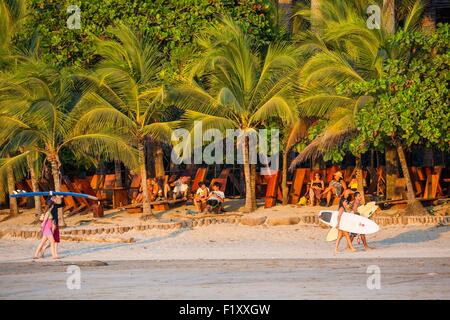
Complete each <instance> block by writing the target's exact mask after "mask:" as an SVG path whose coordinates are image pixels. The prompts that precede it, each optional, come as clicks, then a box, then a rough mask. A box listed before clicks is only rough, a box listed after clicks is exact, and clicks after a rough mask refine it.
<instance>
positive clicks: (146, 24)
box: [16, 0, 275, 79]
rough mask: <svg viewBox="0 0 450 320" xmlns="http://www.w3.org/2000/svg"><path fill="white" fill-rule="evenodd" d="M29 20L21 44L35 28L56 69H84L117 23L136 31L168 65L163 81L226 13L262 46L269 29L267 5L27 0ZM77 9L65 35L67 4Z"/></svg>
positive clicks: (253, 1)
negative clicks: (76, 20)
mask: <svg viewBox="0 0 450 320" xmlns="http://www.w3.org/2000/svg"><path fill="white" fill-rule="evenodd" d="M28 1H29V6H30V15H29V17H28V19H27V22H26V25H25V28H24V31H23V32H22V33H21V34H20V35H19V36H18V37H17V39H16V42H17V43H21V42H24V41H27V39H30V37H31V35H32V34H33V33H34V31H35V30H36V29H37V30H38V31H39V33H40V35H41V36H42V43H41V46H42V50H43V58H44V60H45V61H46V62H48V63H51V64H52V65H56V66H59V67H61V66H69V65H76V66H84V67H86V66H89V65H90V64H92V63H93V62H95V60H96V59H97V56H96V52H95V45H94V42H95V38H96V37H100V38H110V37H112V36H113V34H111V33H110V32H109V30H108V27H109V26H111V25H115V24H117V23H118V22H119V21H122V22H124V23H125V24H127V25H129V26H131V27H132V28H137V27H139V29H140V31H142V32H145V33H146V34H147V35H148V36H150V37H152V38H154V39H155V42H157V43H158V44H159V45H160V50H161V52H162V53H163V54H164V56H165V58H166V59H164V60H168V61H169V63H168V65H167V66H166V68H165V70H164V73H163V76H164V77H167V78H169V79H170V78H172V77H175V76H176V75H179V74H180V73H181V72H182V69H183V67H184V64H185V63H186V60H189V59H191V58H193V57H192V52H193V50H194V49H195V46H194V45H193V44H194V43H195V37H196V35H198V34H201V31H202V30H204V29H205V28H206V27H207V26H208V25H209V23H210V22H212V21H214V20H216V19H217V18H219V17H220V16H221V15H224V14H229V15H231V16H232V17H234V18H235V19H236V20H237V21H239V23H240V24H241V25H242V26H243V28H244V30H245V32H247V33H248V34H249V35H251V36H252V37H254V38H256V39H258V41H259V43H260V44H263V43H267V42H268V41H270V40H271V39H272V38H273V36H274V32H275V29H274V27H273V26H272V23H271V18H270V16H271V12H272V11H271V10H272V8H271V6H270V4H271V1H269V0H241V1H234V0H169V1H167V0H45V1H44V0H28ZM72 4H75V5H78V6H79V7H80V9H81V29H80V30H70V29H69V28H68V27H67V26H66V21H67V19H68V17H69V16H70V14H69V13H67V12H66V10H67V7H68V6H69V5H72Z"/></svg>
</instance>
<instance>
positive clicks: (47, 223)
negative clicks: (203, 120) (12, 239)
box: [33, 204, 58, 259]
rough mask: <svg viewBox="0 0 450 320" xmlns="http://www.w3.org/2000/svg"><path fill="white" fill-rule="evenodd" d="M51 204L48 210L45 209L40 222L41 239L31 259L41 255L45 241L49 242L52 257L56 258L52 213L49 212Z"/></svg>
mask: <svg viewBox="0 0 450 320" xmlns="http://www.w3.org/2000/svg"><path fill="white" fill-rule="evenodd" d="M52 206H53V204H50V207H49V210H47V211H46V212H45V214H44V217H43V221H42V224H41V232H42V238H41V241H40V242H39V245H38V247H37V248H36V251H35V253H34V256H33V259H39V258H41V257H42V256H43V254H44V250H45V246H46V245H47V241H48V242H50V248H51V252H52V257H53V259H58V254H57V251H56V243H55V238H54V237H53V230H54V227H53V219H52V214H51V208H52Z"/></svg>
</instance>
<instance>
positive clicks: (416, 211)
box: [397, 142, 427, 215]
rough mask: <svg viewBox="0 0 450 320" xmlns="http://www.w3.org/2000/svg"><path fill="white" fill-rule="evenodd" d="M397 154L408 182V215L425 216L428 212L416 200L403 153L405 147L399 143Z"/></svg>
mask: <svg viewBox="0 0 450 320" xmlns="http://www.w3.org/2000/svg"><path fill="white" fill-rule="evenodd" d="M397 153H398V159H399V161H400V165H401V167H402V171H403V176H404V177H405V180H406V196H407V197H408V205H407V207H406V213H407V214H409V215H425V214H427V212H426V211H425V209H424V208H423V206H422V204H421V203H420V202H419V201H418V200H417V199H416V196H415V194H414V189H413V185H412V182H411V177H410V176H409V168H408V163H407V162H406V157H405V152H404V151H403V147H402V144H401V143H400V142H398V143H397Z"/></svg>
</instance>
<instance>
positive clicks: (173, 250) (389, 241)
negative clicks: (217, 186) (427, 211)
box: [0, 225, 450, 299]
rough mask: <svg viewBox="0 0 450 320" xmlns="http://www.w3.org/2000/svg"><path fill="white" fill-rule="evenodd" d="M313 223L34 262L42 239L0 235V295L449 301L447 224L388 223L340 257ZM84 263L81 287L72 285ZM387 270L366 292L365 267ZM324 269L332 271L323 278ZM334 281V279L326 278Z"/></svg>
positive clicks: (175, 235)
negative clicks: (365, 245)
mask: <svg viewBox="0 0 450 320" xmlns="http://www.w3.org/2000/svg"><path fill="white" fill-rule="evenodd" d="M326 232H327V229H324V228H321V227H317V226H299V225H297V226H279V227H264V226H257V227H249V226H240V225H210V226H207V227H197V228H193V229H180V230H172V231H170V230H150V231H146V232H130V234H129V235H128V234H127V236H133V237H134V238H135V240H136V241H135V242H134V243H94V242H79V243H77V242H63V243H62V244H61V250H60V252H61V257H62V259H61V260H59V261H53V260H52V259H51V258H50V257H48V254H47V257H46V258H44V259H42V260H39V261H37V262H31V259H30V258H31V255H32V252H33V250H34V247H35V246H36V244H37V241H36V240H17V239H1V240H0V288H1V289H0V299H42V298H44V297H45V298H54V299H449V298H450V227H448V226H443V227H429V226H415V227H414V226H405V227H402V226H391V227H385V228H383V229H382V230H381V231H380V232H378V233H377V234H374V235H371V236H369V242H370V244H371V245H372V246H374V247H375V249H374V250H371V251H368V252H365V251H363V250H362V248H361V246H360V245H358V246H357V248H358V252H356V253H350V252H347V251H345V250H344V246H345V244H344V243H342V248H341V249H342V250H343V252H342V253H340V254H338V255H334V253H333V245H334V244H333V243H327V242H325V241H324V238H325V235H326ZM69 265H76V266H79V268H80V270H81V275H82V280H81V283H82V287H81V289H80V290H68V289H67V287H66V281H67V277H68V274H67V267H68V266H69ZM372 265H375V266H377V267H379V268H380V272H381V277H382V278H381V279H382V280H381V283H382V286H381V289H380V290H369V289H368V288H367V285H366V282H367V279H368V277H369V276H370V273H368V267H369V266H372ZM321 275H326V277H325V276H321ZM330 279H332V280H330Z"/></svg>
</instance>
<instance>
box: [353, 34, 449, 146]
mask: <svg viewBox="0 0 450 320" xmlns="http://www.w3.org/2000/svg"><path fill="white" fill-rule="evenodd" d="M449 35H450V32H449V25H440V26H439V27H438V29H437V30H436V32H435V33H434V34H432V35H431V36H428V35H424V34H420V33H403V32H399V33H397V34H396V35H395V36H393V37H392V39H390V41H391V44H392V45H396V46H398V47H399V49H400V51H403V52H405V54H404V55H402V56H401V57H402V59H391V60H387V61H386V63H385V65H384V76H383V77H381V78H380V79H377V80H372V81H369V82H361V83H358V84H356V85H354V86H352V88H351V90H352V91H353V92H354V93H355V94H357V95H371V96H373V97H375V99H374V100H372V101H371V102H369V103H368V104H366V105H365V106H364V107H363V108H362V109H361V110H360V112H359V113H358V114H357V117H356V119H357V127H358V131H359V136H358V137H357V141H358V142H359V143H362V142H364V141H365V142H368V143H371V144H373V145H374V146H375V147H377V146H383V145H384V144H389V143H394V142H395V141H396V140H398V139H399V140H401V142H402V144H403V145H404V146H407V147H409V146H411V145H415V144H424V145H426V146H435V147H438V148H440V149H448V148H449V143H450V126H449V123H450V107H449V106H450V95H449V88H450V86H449V85H450V83H449V80H450V77H449V74H450V73H449V65H450V51H449V49H450V36H449Z"/></svg>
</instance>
